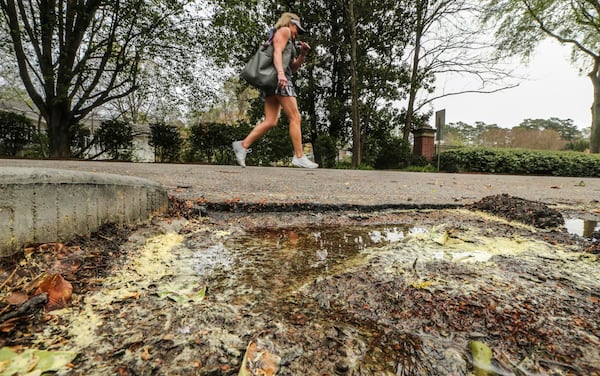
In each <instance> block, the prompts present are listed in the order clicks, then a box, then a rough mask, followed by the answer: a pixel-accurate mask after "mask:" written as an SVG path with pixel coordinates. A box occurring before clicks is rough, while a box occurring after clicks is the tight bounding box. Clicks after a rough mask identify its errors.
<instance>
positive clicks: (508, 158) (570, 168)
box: [436, 148, 600, 177]
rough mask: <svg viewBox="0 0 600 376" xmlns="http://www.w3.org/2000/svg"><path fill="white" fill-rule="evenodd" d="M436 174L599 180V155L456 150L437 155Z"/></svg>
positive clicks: (562, 152)
mask: <svg viewBox="0 0 600 376" xmlns="http://www.w3.org/2000/svg"><path fill="white" fill-rule="evenodd" d="M436 158H437V157H436ZM440 170H442V171H446V172H482V173H494V174H515V175H553V176H579V177H600V155H598V154H586V153H581V152H569V151H561V152H556V151H537V150H521V149H483V148H460V149H452V150H448V151H443V152H442V153H441V154H440Z"/></svg>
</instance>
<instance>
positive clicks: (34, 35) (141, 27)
mask: <svg viewBox="0 0 600 376" xmlns="http://www.w3.org/2000/svg"><path fill="white" fill-rule="evenodd" d="M186 3H188V1H186V0H174V1H155V2H151V3H149V2H146V1H143V0H111V1H108V0H78V1H72V0H46V1H34V0H0V11H1V12H2V13H1V14H2V16H3V22H2V23H0V27H2V26H4V31H5V32H6V33H7V34H8V35H9V36H10V45H11V50H12V54H13V55H12V60H13V61H14V62H15V63H16V65H17V66H18V70H19V75H20V77H21V80H22V81H23V85H24V87H25V89H26V91H27V93H28V95H29V96H30V97H31V99H32V101H33V103H34V105H35V106H36V107H37V108H38V110H39V111H40V114H41V115H42V117H43V118H44V120H45V121H46V124H47V127H48V138H49V147H50V156H51V157H57V158H65V157H70V156H71V149H70V145H71V139H72V137H73V133H74V132H73V131H74V129H75V127H76V125H77V124H78V123H79V122H80V121H82V119H84V118H85V117H86V116H87V115H88V114H89V113H90V112H91V111H92V110H94V109H95V108H98V107H100V106H103V105H105V104H106V103H109V102H111V101H113V100H116V99H118V98H123V97H125V96H127V95H128V94H130V93H132V92H133V91H135V90H136V89H137V88H138V83H139V78H138V77H139V73H140V67H141V65H142V62H143V61H144V60H145V59H153V57H156V56H160V55H162V56H169V57H171V58H172V59H176V58H178V57H181V56H183V55H184V54H185V53H189V48H184V47H182V45H183V44H184V43H186V42H188V41H189V40H191V39H189V38H188V39H186V33H185V32H184V31H185V30H182V28H181V27H180V26H179V22H178V17H177V16H179V15H182V14H183V13H184V11H185V9H186V8H185V5H186ZM165 51H168V53H166V52H165Z"/></svg>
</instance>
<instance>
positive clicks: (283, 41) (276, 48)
mask: <svg viewBox="0 0 600 376" xmlns="http://www.w3.org/2000/svg"><path fill="white" fill-rule="evenodd" d="M291 34H292V32H291V31H290V29H289V28H288V27H280V28H279V29H278V30H277V31H276V32H275V35H274V36H273V65H274V66H275V70H277V80H278V84H279V86H287V77H285V67H284V66H283V50H284V49H285V46H286V45H287V43H288V40H289V39H290V36H291Z"/></svg>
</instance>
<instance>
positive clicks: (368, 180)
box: [0, 159, 600, 208]
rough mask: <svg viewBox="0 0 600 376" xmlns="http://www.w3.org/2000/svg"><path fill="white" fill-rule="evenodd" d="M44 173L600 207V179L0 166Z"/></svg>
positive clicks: (293, 199)
mask: <svg viewBox="0 0 600 376" xmlns="http://www.w3.org/2000/svg"><path fill="white" fill-rule="evenodd" d="M3 167H40V168H57V169H65V170H74V171H88V172H102V173H110V174H118V175H125V176H135V177H141V178H145V179H149V180H153V181H156V182H158V183H160V184H162V185H163V186H164V187H165V188H166V189H167V191H168V192H169V194H171V195H175V196H177V197H181V198H190V199H194V198H204V199H205V200H206V201H207V202H209V203H224V202H241V203H256V204H283V203H287V204H290V203H303V204H304V203H308V204H315V205H351V206H386V205H390V206H396V207H403V206H406V207H414V208H420V207H437V206H453V205H463V204H469V203H473V202H476V201H478V200H480V199H481V198H483V197H486V196H490V195H497V194H502V193H507V194H509V195H512V196H516V197H521V198H525V199H529V200H535V201H541V202H544V203H546V204H551V205H568V206H581V207H586V208H597V207H600V202H599V200H600V179H597V178H576V177H545V176H544V177H540V176H512V175H484V174H447V173H413V172H401V171H357V170H332V169H316V170H305V169H298V168H282V167H278V168H276V167H247V168H245V169H243V168H240V167H238V166H214V165H197V164H160V163H128V162H95V161H54V160H21V159H0V168H3Z"/></svg>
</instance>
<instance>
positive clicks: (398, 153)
mask: <svg viewBox="0 0 600 376" xmlns="http://www.w3.org/2000/svg"><path fill="white" fill-rule="evenodd" d="M412 159H413V156H412V149H411V146H410V144H409V143H408V142H407V141H405V140H404V139H402V138H400V137H392V138H390V139H387V140H385V141H384V142H383V143H382V145H381V148H380V150H379V153H378V154H377V157H376V159H375V168H376V169H402V168H405V167H407V166H409V165H410V164H411V161H412Z"/></svg>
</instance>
